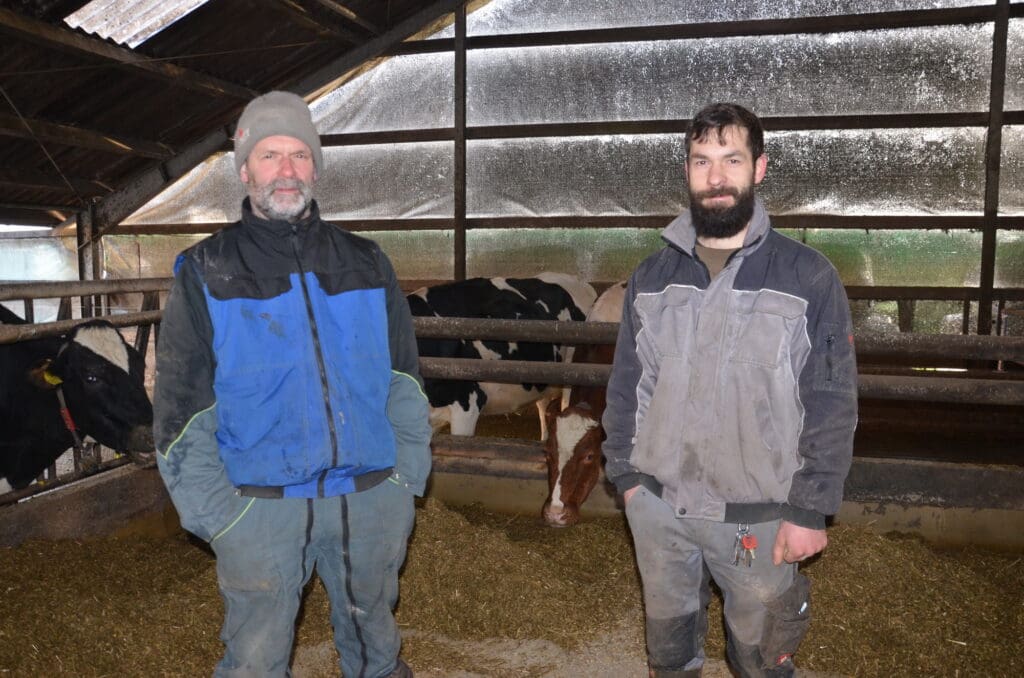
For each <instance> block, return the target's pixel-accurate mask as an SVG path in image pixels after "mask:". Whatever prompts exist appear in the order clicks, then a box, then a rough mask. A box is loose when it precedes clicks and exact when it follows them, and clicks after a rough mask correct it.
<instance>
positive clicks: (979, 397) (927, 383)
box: [420, 358, 1024, 405]
mask: <svg viewBox="0 0 1024 678" xmlns="http://www.w3.org/2000/svg"><path fill="white" fill-rule="evenodd" d="M420 371H421V373H422V374H423V377H424V378H427V379H456V380H467V381H492V382H498V383H504V384H523V383H525V384H562V385H579V386H604V385H606V384H607V383H608V376H609V374H610V373H611V366H610V365H595V364H588V363H568V364H564V363H544V362H527V361H522V360H477V359H472V358H420ZM858 395H859V396H860V397H862V398H878V399H886V400H917V401H928V402H944V403H975V404H980V405H1024V381H1004V380H991V379H951V378H945V377H932V376H921V377H902V376H887V375H874V374H872V375H860V376H858Z"/></svg>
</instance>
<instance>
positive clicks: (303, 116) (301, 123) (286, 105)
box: [235, 92, 324, 172]
mask: <svg viewBox="0 0 1024 678" xmlns="http://www.w3.org/2000/svg"><path fill="white" fill-rule="evenodd" d="M277 135H282V136H287V137H293V138H295V139H298V140H299V141H302V142H303V143H305V144H306V145H307V146H309V148H310V150H311V151H313V162H314V163H315V164H316V168H317V170H319V169H321V168H322V167H323V166H324V156H323V152H322V151H321V150H320V135H319V134H317V131H316V127H314V126H313V116H312V115H310V112H309V106H307V105H306V102H305V101H303V100H302V97H300V96H298V95H296V94H292V93H291V92H267V93H266V94H264V95H262V96H258V97H256V98H255V99H253V100H252V101H250V102H249V105H248V106H246V107H245V110H244V111H242V117H241V118H239V119H238V127H236V128H235V171H236V172H238V171H240V170H241V169H242V165H244V164H245V161H246V159H247V158H248V157H249V154H250V153H251V152H252V148H253V146H255V145H256V144H257V143H259V141H260V140H261V139H266V138H267V137H272V136H277Z"/></svg>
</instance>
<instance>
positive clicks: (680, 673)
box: [648, 669, 701, 678]
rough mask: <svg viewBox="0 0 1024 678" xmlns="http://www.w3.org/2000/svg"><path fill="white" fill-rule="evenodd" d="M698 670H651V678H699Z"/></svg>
mask: <svg viewBox="0 0 1024 678" xmlns="http://www.w3.org/2000/svg"><path fill="white" fill-rule="evenodd" d="M700 672H701V670H700V669H651V670H650V671H649V672H648V673H649V675H650V677H651V678H700Z"/></svg>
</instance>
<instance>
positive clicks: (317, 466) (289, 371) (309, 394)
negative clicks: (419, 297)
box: [154, 199, 430, 540]
mask: <svg viewBox="0 0 1024 678" xmlns="http://www.w3.org/2000/svg"><path fill="white" fill-rule="evenodd" d="M417 360H418V358H417V352H416V341H415V337H414V335H413V329H412V318H411V315H410V313H409V308H408V304H407V302H406V300H405V297H404V295H403V294H402V292H401V289H400V288H399V285H398V281H397V278H396V276H395V273H394V270H393V269H392V267H391V264H390V262H389V261H388V259H387V257H386V256H385V255H384V254H383V252H381V250H380V248H379V247H378V246H377V245H376V244H375V243H374V242H372V241H370V240H366V239H364V238H360V237H358V236H355V235H352V234H350V233H348V232H346V231H343V230H342V229H340V228H337V227H336V226H332V225H330V224H328V223H325V222H323V221H321V220H320V218H319V211H318V209H317V206H316V203H313V205H312V208H311V213H310V216H309V217H308V218H306V219H304V220H302V221H300V222H298V223H295V224H291V223H288V222H285V221H268V220H265V219H261V218H259V217H257V216H256V215H255V214H254V213H253V212H252V209H251V207H250V205H249V201H248V199H247V200H246V201H245V202H244V203H243V206H242V219H241V221H239V222H238V223H236V224H233V225H232V226H229V227H227V228H225V229H223V230H222V231H220V232H218V233H217V234H215V235H213V236H211V237H210V238H207V239H205V240H203V241H202V242H200V243H198V244H196V245H195V246H193V247H191V248H190V249H188V250H186V251H185V252H183V253H182V254H181V255H179V257H178V260H177V262H176V264H175V282H174V285H173V287H172V289H171V293H170V296H169V297H168V300H167V304H166V307H165V310H164V315H163V320H162V322H161V332H160V342H159V346H158V349H157V378H156V386H155V391H154V433H155V437H156V445H157V450H158V452H159V455H158V465H159V468H160V472H161V474H162V476H163V478H164V481H165V483H166V484H167V487H168V490H169V492H170V494H171V497H172V499H173V500H174V503H175V506H176V508H177V509H178V512H179V514H180V516H181V520H182V524H183V526H184V527H185V528H186V529H188V530H190V531H192V532H194V533H195V534H197V535H199V536H200V537H203V538H205V539H207V540H213V539H215V538H216V537H217V536H218V535H219V534H222V533H223V532H225V531H227V529H229V528H230V526H231V525H232V524H233V522H234V520H236V519H237V518H238V517H239V516H240V515H241V514H242V513H244V511H245V509H246V508H247V507H248V505H249V504H250V503H251V501H252V498H253V497H307V498H312V497H332V496H338V495H342V494H348V493H350V492H354V491H358V490H360V489H363V488H364V487H369V486H372V485H373V484H375V483H377V482H381V481H382V480H384V479H385V478H388V479H390V480H391V482H397V483H399V484H402V485H405V486H406V487H407V488H408V489H409V490H410V491H411V492H413V493H415V494H418V495H419V494H422V493H423V490H424V486H425V484H426V476H427V474H428V472H429V468H430V447H429V446H430V426H429V424H428V421H427V413H428V404H427V399H426V396H425V395H424V393H423V390H422V379H421V378H420V376H419V370H418V367H417Z"/></svg>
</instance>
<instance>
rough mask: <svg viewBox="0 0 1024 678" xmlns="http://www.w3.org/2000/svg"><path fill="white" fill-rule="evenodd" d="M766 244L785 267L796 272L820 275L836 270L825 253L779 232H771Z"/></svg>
mask: <svg viewBox="0 0 1024 678" xmlns="http://www.w3.org/2000/svg"><path fill="white" fill-rule="evenodd" d="M765 244H766V245H768V246H769V249H770V250H772V251H774V253H775V256H776V257H778V258H779V261H780V262H782V263H783V265H785V266H787V267H791V268H792V269H793V270H794V271H795V272H796V271H799V272H803V273H804V274H807V273H811V274H813V275H820V274H821V273H824V272H826V271H835V270H836V269H835V266H834V265H833V264H832V262H831V261H830V260H829V258H828V257H827V256H826V255H825V254H824V253H823V252H821V251H820V250H816V249H814V248H813V247H811V246H810V245H807V244H806V243H802V242H800V241H799V240H795V239H794V238H791V237H789V236H788V235H784V234H782V233H779V232H778V231H775V230H771V231H769V232H768V236H767V240H766V242H765Z"/></svg>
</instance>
